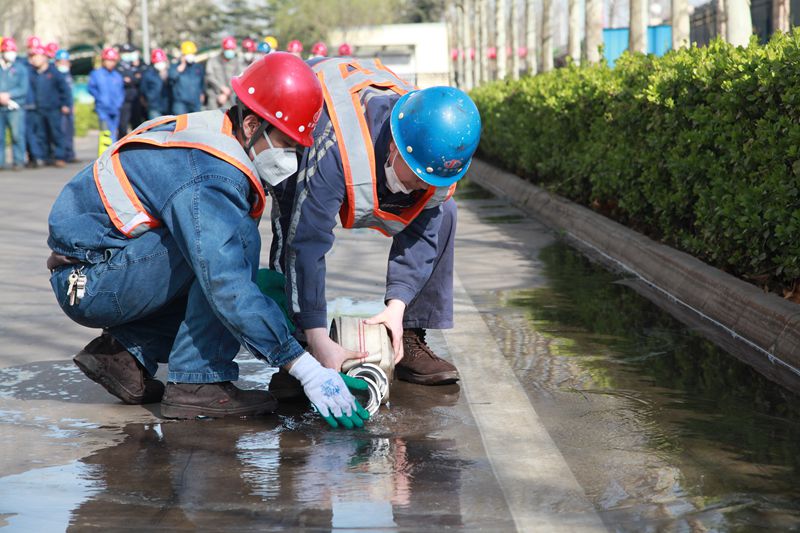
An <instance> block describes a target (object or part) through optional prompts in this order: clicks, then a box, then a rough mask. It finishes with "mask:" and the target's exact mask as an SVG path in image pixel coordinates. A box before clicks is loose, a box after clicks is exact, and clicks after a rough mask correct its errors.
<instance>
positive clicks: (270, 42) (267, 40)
mask: <svg viewBox="0 0 800 533" xmlns="http://www.w3.org/2000/svg"><path fill="white" fill-rule="evenodd" d="M264 42H265V43H267V44H268V45H269V47H270V48H272V49H273V50H277V49H278V39H276V38H275V37H273V36H272V35H268V36H266V37H264Z"/></svg>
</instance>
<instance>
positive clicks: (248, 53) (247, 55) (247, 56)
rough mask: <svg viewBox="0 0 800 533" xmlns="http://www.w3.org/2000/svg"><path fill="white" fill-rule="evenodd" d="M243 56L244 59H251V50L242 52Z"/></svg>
mask: <svg viewBox="0 0 800 533" xmlns="http://www.w3.org/2000/svg"><path fill="white" fill-rule="evenodd" d="M242 55H243V56H244V60H245V61H252V60H253V52H245V53H244V54H242Z"/></svg>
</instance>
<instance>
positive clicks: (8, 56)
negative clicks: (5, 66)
mask: <svg viewBox="0 0 800 533" xmlns="http://www.w3.org/2000/svg"><path fill="white" fill-rule="evenodd" d="M3 59H5V60H6V61H7V62H8V63H13V62H14V61H16V60H17V53H16V52H3Z"/></svg>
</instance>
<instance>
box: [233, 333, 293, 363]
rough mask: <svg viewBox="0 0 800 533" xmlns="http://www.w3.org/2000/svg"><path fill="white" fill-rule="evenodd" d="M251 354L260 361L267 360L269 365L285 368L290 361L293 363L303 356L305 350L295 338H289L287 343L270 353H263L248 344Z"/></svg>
mask: <svg viewBox="0 0 800 533" xmlns="http://www.w3.org/2000/svg"><path fill="white" fill-rule="evenodd" d="M246 347H247V349H248V350H250V353H252V354H253V355H255V356H256V357H258V358H259V359H266V361H267V363H269V364H270V365H272V366H283V365H285V364H286V363H288V362H289V361H293V360H295V359H297V358H298V357H300V356H301V355H303V353H304V352H305V350H304V349H303V347H302V346H300V343H299V342H297V340H296V339H295V338H294V337H289V339H288V340H286V342H284V343H283V344H281V345H280V346H278V347H277V348H275V349H274V350H272V351H271V352H269V353H266V354H265V353H262V352H260V351H259V350H258V349H256V348H255V347H254V346H252V345H251V344H250V343H247V344H246Z"/></svg>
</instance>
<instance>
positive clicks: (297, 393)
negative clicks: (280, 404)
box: [269, 368, 306, 401]
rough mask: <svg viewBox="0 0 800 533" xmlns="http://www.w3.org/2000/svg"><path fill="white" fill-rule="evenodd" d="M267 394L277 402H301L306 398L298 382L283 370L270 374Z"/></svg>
mask: <svg viewBox="0 0 800 533" xmlns="http://www.w3.org/2000/svg"><path fill="white" fill-rule="evenodd" d="M269 392H271V393H272V395H273V396H275V398H277V399H278V400H283V401H285V400H302V399H304V398H305V397H306V393H305V391H304V390H303V385H301V384H300V380H299V379H297V378H296V377H294V376H293V375H291V374H290V373H289V372H287V371H286V370H284V369H283V368H281V369H279V370H278V371H277V372H275V373H274V374H272V377H271V378H270V380H269Z"/></svg>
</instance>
